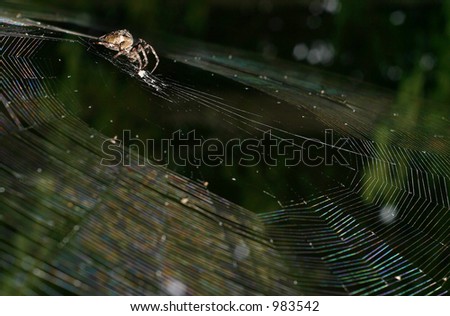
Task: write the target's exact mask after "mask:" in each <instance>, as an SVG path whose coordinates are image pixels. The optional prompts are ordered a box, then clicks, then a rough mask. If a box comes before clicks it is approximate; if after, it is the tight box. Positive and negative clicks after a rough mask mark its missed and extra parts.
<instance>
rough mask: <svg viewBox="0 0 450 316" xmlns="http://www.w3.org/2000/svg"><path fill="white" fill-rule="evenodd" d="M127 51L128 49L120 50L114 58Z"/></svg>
mask: <svg viewBox="0 0 450 316" xmlns="http://www.w3.org/2000/svg"><path fill="white" fill-rule="evenodd" d="M126 52H127V51H126V50H119V52H118V53H117V54H115V55H114V56H113V59H116V58H117V57H119V56H120V55H123V54H126Z"/></svg>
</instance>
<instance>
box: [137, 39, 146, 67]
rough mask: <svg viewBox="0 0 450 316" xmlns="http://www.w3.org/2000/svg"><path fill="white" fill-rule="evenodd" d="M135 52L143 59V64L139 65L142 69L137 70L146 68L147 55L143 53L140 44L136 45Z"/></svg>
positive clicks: (143, 50)
mask: <svg viewBox="0 0 450 316" xmlns="http://www.w3.org/2000/svg"><path fill="white" fill-rule="evenodd" d="M137 50H138V53H141V54H142V58H143V59H144V63H143V64H142V65H141V66H142V67H139V69H143V68H145V67H147V65H148V58H147V53H146V52H145V49H144V47H142V45H141V44H138V46H137ZM139 56H140V55H139Z"/></svg>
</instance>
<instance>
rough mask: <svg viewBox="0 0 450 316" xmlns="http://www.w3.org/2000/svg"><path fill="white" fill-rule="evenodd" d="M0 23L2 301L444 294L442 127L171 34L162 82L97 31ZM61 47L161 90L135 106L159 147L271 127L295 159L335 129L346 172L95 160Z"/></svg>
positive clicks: (371, 97)
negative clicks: (243, 172)
mask: <svg viewBox="0 0 450 316" xmlns="http://www.w3.org/2000/svg"><path fill="white" fill-rule="evenodd" d="M1 19H2V20H1V21H2V28H1V46H2V51H1V67H2V91H1V101H2V103H3V109H2V111H1V112H0V135H1V136H0V141H1V147H0V157H1V160H0V174H1V175H0V177H1V183H0V190H1V193H0V209H1V216H0V223H1V224H0V231H1V234H0V249H1V257H0V262H1V264H0V269H1V270H0V278H1V279H2V283H3V284H5V285H6V286H5V287H4V289H3V291H2V293H4V294H11V293H21V294H36V293H37V294H61V293H62V294H81V295H83V294H136V295H137V294H175V295H179V294H211V295H217V294H222V295H231V294H240V295H254V294H273V295H282V294H321V295H324V294H332V295H334V294H350V295H392V294H396V295H412V294H416V295H443V294H447V292H448V288H449V285H448V284H449V283H448V281H447V278H448V275H449V255H450V253H449V250H448V243H449V227H450V225H449V224H450V223H449V220H450V216H449V208H450V202H449V198H448V196H449V194H448V186H449V183H448V182H449V174H450V173H449V171H450V170H449V166H450V163H449V158H448V149H449V144H448V137H449V135H448V129H445V126H448V117H446V116H439V115H434V114H431V115H429V116H427V122H429V121H431V122H432V123H433V124H425V123H426V122H424V121H421V122H415V125H413V124H412V123H411V119H410V116H409V115H408V113H407V112H408V109H407V108H402V107H400V106H398V105H396V102H395V100H394V99H393V97H392V96H391V94H390V93H389V92H384V91H381V90H380V89H375V88H373V87H370V86H367V85H363V84H360V83H355V82H353V81H349V80H348V79H346V78H339V77H334V76H332V75H330V74H324V73H320V72H317V71H314V70H311V69H307V68H304V69H303V68H298V67H296V68H295V69H296V70H293V69H294V68H293V67H292V66H291V65H290V64H287V63H286V64H284V63H281V62H280V63H279V64H276V65H267V64H266V63H265V62H264V61H262V60H260V59H259V58H258V57H257V56H253V55H251V54H248V53H245V52H240V51H231V50H229V49H224V48H222V47H216V46H212V45H207V44H205V43H198V42H193V41H188V40H183V39H178V38H171V37H170V36H164V37H157V36H155V43H157V46H156V47H158V53H159V54H160V55H161V57H162V62H161V64H162V65H161V67H160V68H158V70H157V73H158V75H150V74H149V73H148V72H145V73H138V72H136V68H135V66H134V65H132V64H130V62H129V61H128V60H127V59H126V58H119V59H112V58H111V57H112V56H113V52H110V51H108V50H105V49H102V48H101V47H98V46H96V45H95V44H93V42H92V40H93V39H95V37H91V36H88V35H85V34H83V33H81V32H76V31H68V30H66V29H63V28H59V27H55V26H52V25H48V24H45V23H43V22H35V21H33V20H30V19H26V18H16V17H14V16H12V15H10V14H8V13H7V12H3V14H2V18H1ZM72 27H73V29H76V26H75V25H72ZM68 49H70V50H71V51H73V50H78V51H79V52H80V54H81V55H82V56H83V57H82V58H81V59H80V62H81V61H82V62H83V63H85V64H86V65H87V66H86V68H89V67H91V68H92V69H93V73H95V74H97V76H99V77H101V76H102V74H103V71H105V70H104V69H110V68H112V67H113V66H115V67H116V69H117V70H119V71H120V72H121V73H122V75H121V76H122V77H120V78H121V80H124V81H127V82H129V83H130V85H131V86H133V87H134V88H132V89H136V87H138V91H137V93H143V94H144V95H145V96H146V100H148V96H151V101H147V102H145V103H143V104H141V103H140V104H138V105H135V106H138V107H139V108H143V107H144V108H145V111H147V110H148V109H150V108H157V107H159V109H157V110H158V111H153V112H151V113H152V114H151V115H150V114H145V115H143V116H142V117H143V122H144V125H145V127H146V128H149V127H150V126H154V127H155V128H154V130H157V131H158V133H159V134H158V136H159V137H164V136H165V135H168V134H170V133H172V132H173V131H174V130H176V129H177V128H178V126H183V127H184V128H189V127H192V126H193V127H194V128H198V129H199V130H200V129H202V128H203V129H204V128H205V126H209V125H213V126H214V128H213V129H212V131H210V130H207V131H204V132H203V133H202V135H201V136H202V137H204V138H208V137H219V136H220V137H223V134H226V133H229V134H232V135H233V136H236V135H237V136H239V137H258V136H259V135H260V134H261V133H263V132H265V131H267V130H270V131H271V132H272V133H273V135H274V137H276V138H277V139H279V140H287V139H289V140H290V141H292V142H293V143H294V144H295V145H296V146H298V148H304V146H305V142H311V141H312V142H315V143H317V144H320V145H324V146H328V147H330V145H329V144H327V143H325V142H323V141H320V140H317V138H316V135H317V132H318V131H319V132H322V131H325V130H326V129H330V128H331V129H333V131H335V132H336V133H338V134H339V136H343V137H346V139H347V142H346V143H345V144H344V145H342V146H332V147H333V150H337V151H338V152H339V153H341V154H342V155H343V156H344V157H346V159H347V161H348V162H349V164H348V165H333V166H323V167H320V168H312V169H313V170H312V171H311V168H310V167H305V166H297V167H295V168H285V167H283V166H278V167H273V168H268V169H263V168H261V167H260V166H256V167H254V168H249V169H250V170H251V172H252V174H253V176H252V177H253V178H251V177H248V178H244V177H242V180H241V179H240V178H239V175H240V173H239V171H240V170H238V168H233V167H231V168H225V167H223V168H222V169H220V168H216V169H214V170H213V171H211V170H210V169H211V168H206V167H201V168H195V169H194V170H191V169H189V168H187V169H183V168H179V167H174V166H169V167H168V168H166V167H160V166H152V165H145V166H138V164H137V162H138V161H139V159H140V157H139V156H138V155H136V154H135V153H133V152H132V151H128V150H127V149H125V150H127V153H128V155H129V156H130V157H131V158H130V160H131V161H132V164H131V165H130V166H115V167H106V166H102V165H100V164H99V161H100V160H101V158H103V157H105V153H104V152H103V151H102V150H101V148H102V143H103V142H104V141H110V142H111V143H114V142H115V141H116V139H115V138H113V136H114V135H113V134H111V135H108V134H109V132H110V131H109V130H108V127H105V126H100V127H97V128H93V127H90V126H89V123H87V121H88V115H87V114H86V113H85V112H86V111H87V112H89V110H87V108H88V106H87V104H85V103H84V102H85V101H84V102H83V100H82V99H81V100H82V101H80V98H77V97H76V95H77V94H82V93H83V91H78V90H77V89H73V85H71V84H70V78H68V77H70V74H69V75H67V74H65V73H64V72H63V71H61V69H60V68H61V66H59V65H60V64H61V63H64V62H65V60H64V54H61V53H60V52H61V51H62V52H64V50H66V51H67V50H68ZM109 62H111V63H112V64H113V65H110V64H109ZM169 65H170V66H169ZM164 67H166V68H164ZM178 74H180V75H178ZM202 78H203V79H202ZM97 80H98V79H97ZM211 82H212V83H213V84H212V85H211ZM215 85H217V86H218V87H219V88H218V89H217V88H215ZM101 86H102V88H103V89H108V81H107V79H103V83H102V84H101ZM223 87H226V88H227V89H228V90H227V91H226V92H223V91H221V89H222V88H223ZM133 91H136V90H133ZM111 94H112V96H114V97H117V98H119V97H120V95H121V94H120V92H119V91H111ZM125 94H126V93H125ZM233 94H236V95H237V97H233V96H232V95H233ZM126 95H127V98H130V95H129V94H126ZM125 100H126V101H129V100H130V99H125ZM245 100H256V101H255V102H248V101H247V102H246V101H245ZM110 102H113V101H112V100H109V101H107V100H103V101H102V103H100V104H96V103H95V101H92V103H93V104H92V103H91V104H90V105H89V107H90V106H94V107H95V106H109V104H110ZM129 103H130V105H127V106H133V104H134V103H133V102H131V101H129ZM421 103H422V104H421V106H430V105H428V104H426V102H424V101H421ZM252 104H256V106H253V105H252ZM111 105H113V103H111ZM274 108H275V109H274ZM133 110H136V111H137V112H138V114H137V116H139V113H142V112H139V111H141V110H138V109H137V108H133ZM128 112H132V111H131V110H129V111H128ZM128 112H127V114H129V113H128ZM180 112H181V113H182V117H183V120H181V121H180V119H179V117H180V116H179V115H178V113H180ZM174 116H176V119H175V122H172V121H170V119H171V118H172V117H174ZM186 117H188V118H190V119H186ZM192 117H193V118H192ZM132 118H133V120H137V121H138V119H137V118H136V117H135V116H132ZM116 124H118V125H119V127H120V128H122V129H123V128H126V127H127V126H126V123H121V122H120V121H119V122H118V123H116ZM104 125H107V124H104ZM380 126H381V127H380ZM442 126H443V127H444V128H442ZM103 128H104V132H101V131H100V130H102V129H103ZM120 128H119V129H120ZM380 130H381V131H382V132H380ZM145 131H146V129H145V128H142V129H139V130H138V132H139V133H141V132H142V133H143V134H144V133H145ZM443 131H445V133H444V134H443ZM106 135H108V136H106ZM153 136H154V135H153ZM217 170H221V171H223V172H224V173H225V174H227V175H229V178H232V179H233V180H231V181H230V179H228V181H229V182H226V184H225V186H226V187H229V190H230V191H233V190H235V189H236V188H242V187H244V188H246V191H245V192H246V197H247V200H246V199H241V200H238V199H237V198H235V197H234V196H233V195H232V194H229V192H228V191H227V190H226V189H223V188H222V187H221V186H218V185H216V186H215V184H216V183H219V182H224V181H227V179H225V178H223V177H221V176H220V175H219V174H221V173H219V172H218V171H217ZM311 174H312V175H311ZM317 175H319V176H317ZM198 179H202V181H201V182H199V181H198ZM248 179H253V181H250V180H248ZM299 179H301V181H300V180H299ZM205 180H207V181H208V182H209V183H210V185H209V186H206V185H204V184H203V182H204V181H205ZM274 183H275V184H274ZM250 197H252V199H251V198H250ZM233 198H235V199H236V200H233ZM232 201H233V202H234V203H233V202H232ZM255 201H261V202H260V204H258V203H256V202H255ZM261 210H262V211H263V212H261ZM258 211H259V212H258ZM255 212H258V214H256V213H255Z"/></svg>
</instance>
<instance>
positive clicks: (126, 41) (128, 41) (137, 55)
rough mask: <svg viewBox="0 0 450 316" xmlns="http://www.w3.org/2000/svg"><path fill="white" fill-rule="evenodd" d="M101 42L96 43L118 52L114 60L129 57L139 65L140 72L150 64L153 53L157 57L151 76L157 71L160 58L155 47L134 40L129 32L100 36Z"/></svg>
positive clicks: (142, 41) (139, 40)
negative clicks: (149, 55) (122, 56)
mask: <svg viewBox="0 0 450 316" xmlns="http://www.w3.org/2000/svg"><path fill="white" fill-rule="evenodd" d="M98 39H99V41H98V42H96V43H97V44H99V45H103V46H105V47H106V48H108V49H111V50H114V51H118V53H117V54H115V55H114V57H113V58H117V57H119V56H120V55H124V56H125V57H127V58H128V59H129V60H130V61H131V62H132V63H136V62H137V63H138V64H139V70H142V69H144V68H145V67H146V66H147V64H148V58H147V54H148V53H149V52H150V51H151V52H152V53H153V56H155V60H156V62H155V66H154V67H153V69H152V71H151V72H150V74H152V73H153V71H155V69H156V67H158V64H159V57H158V55H157V54H156V52H155V50H154V49H153V47H152V46H151V45H150V44H148V43H147V42H146V41H144V40H143V39H142V38H139V39H138V40H137V41H135V40H134V38H133V36H132V35H131V33H130V32H129V31H128V30H125V29H123V30H117V31H113V32H111V33H108V34H105V35H103V36H100V37H99V38H98Z"/></svg>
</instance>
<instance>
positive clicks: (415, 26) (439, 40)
mask: <svg viewBox="0 0 450 316" xmlns="http://www.w3.org/2000/svg"><path fill="white" fill-rule="evenodd" d="M19 3H21V4H23V3H22V1H21V2H19ZM25 3H28V4H32V5H33V6H35V7H36V8H46V9H47V10H49V11H51V10H54V11H55V12H60V13H61V14H68V15H73V16H75V17H76V18H77V19H79V20H83V19H85V20H90V21H91V22H92V20H93V21H94V22H95V23H98V24H99V25H101V26H103V27H104V28H105V30H111V29H118V28H127V29H129V30H130V31H132V33H133V34H138V35H139V36H140V37H143V38H147V37H146V34H149V33H151V32H155V31H163V32H168V33H173V34H176V35H178V36H185V37H189V38H195V39H199V40H202V41H206V42H210V43H217V44H220V45H225V46H231V47H237V48H241V49H245V50H250V51H254V52H258V53H261V54H262V55H263V56H264V57H265V58H267V59H273V58H281V59H285V60H296V61H298V62H299V63H303V64H311V65H313V66H315V67H320V68H325V69H327V70H330V71H333V72H338V73H341V74H344V75H347V76H351V77H355V78H357V79H363V80H364V81H368V82H371V83H375V84H378V85H381V86H385V87H389V88H392V89H399V92H400V91H403V92H406V93H409V94H412V95H414V96H417V97H425V98H427V99H430V100H432V101H437V102H440V103H447V104H448V102H449V101H450V76H449V73H450V59H449V58H448V56H450V23H449V21H450V2H449V1H439V0H428V1H418V0H389V1H387V0H381V1H380V0H367V1H356V0H355V1H339V0H315V1H304V0H277V1H271V0H245V1H234V0H210V1H208V0H189V1H174V0H169V1H166V0H152V1H146V0H134V1H119V0H110V1H91V0H72V1H64V2H63V1H59V0H35V1H33V2H32V3H31V2H30V1H25ZM296 47H297V49H295V48H296ZM305 47H306V48H307V49H308V50H306V51H305ZM308 53H309V55H308ZM318 56H319V57H318Z"/></svg>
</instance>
